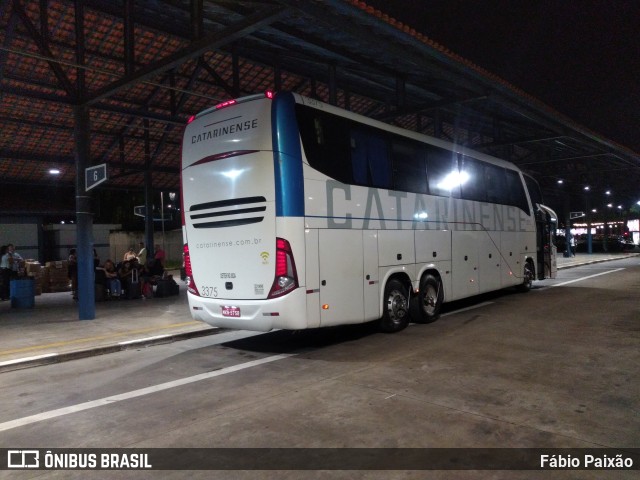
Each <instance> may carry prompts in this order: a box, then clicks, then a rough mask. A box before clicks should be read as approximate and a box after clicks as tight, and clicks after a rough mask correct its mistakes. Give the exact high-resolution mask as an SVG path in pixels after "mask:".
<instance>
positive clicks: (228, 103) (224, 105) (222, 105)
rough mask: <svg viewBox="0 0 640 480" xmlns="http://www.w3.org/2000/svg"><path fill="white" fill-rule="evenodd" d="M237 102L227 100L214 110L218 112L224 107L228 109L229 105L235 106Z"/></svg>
mask: <svg viewBox="0 0 640 480" xmlns="http://www.w3.org/2000/svg"><path fill="white" fill-rule="evenodd" d="M236 103H237V102H236V101H235V100H227V101H226V102H222V103H219V104H217V105H216V108H217V109H218V110H219V109H221V108H224V107H229V106H231V105H235V104H236Z"/></svg>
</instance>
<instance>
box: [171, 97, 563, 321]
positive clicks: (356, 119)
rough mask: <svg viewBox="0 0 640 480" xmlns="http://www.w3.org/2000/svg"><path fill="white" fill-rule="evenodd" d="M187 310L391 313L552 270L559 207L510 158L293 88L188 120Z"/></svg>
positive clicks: (413, 315)
mask: <svg viewBox="0 0 640 480" xmlns="http://www.w3.org/2000/svg"><path fill="white" fill-rule="evenodd" d="M182 157H183V158H182V181H181V183H182V201H183V208H182V212H183V234H184V241H185V262H186V269H187V276H188V298H189V308H190V310H191V313H192V315H193V317H194V318H196V319H200V320H202V321H205V322H207V323H209V324H211V325H216V326H221V327H228V328H240V329H249V330H261V331H268V330H271V329H274V328H283V329H304V328H314V327H323V326H329V325H339V324H348V323H359V322H366V321H371V320H376V319H380V327H381V329H382V330H384V331H389V332H391V331H398V330H400V329H402V328H404V327H405V326H406V325H407V324H408V322H409V321H410V319H412V320H413V321H416V322H429V321H432V320H434V319H436V318H437V316H438V314H439V311H440V308H441V305H442V303H443V302H447V301H452V300H456V299H460V298H464V297H469V296H472V295H476V294H479V293H482V292H487V291H491V290H497V289H501V288H506V287H512V286H518V287H519V288H521V289H522V290H528V289H529V288H530V287H531V282H532V281H533V280H534V278H536V277H537V278H539V279H541V278H544V277H545V275H547V276H548V275H554V268H555V251H554V247H553V242H552V241H551V235H552V233H553V232H554V231H555V228H554V227H553V226H552V223H553V222H554V221H555V214H554V213H553V212H552V211H551V210H550V209H548V208H546V207H544V206H542V205H541V202H542V199H541V196H540V192H539V189H538V188H537V184H536V183H535V181H534V180H533V179H531V178H527V177H524V176H523V175H522V173H521V172H520V171H519V170H518V169H517V168H516V167H515V166H514V165H513V164H511V163H508V162H505V161H502V160H499V159H496V158H493V157H490V156H487V155H484V154H481V153H478V152H473V151H471V150H467V149H464V148H462V147H459V146H456V145H452V144H450V143H447V142H445V141H442V140H439V139H435V138H431V137H428V136H425V135H421V134H418V133H415V132H411V131H407V130H402V129H399V128H395V127H393V126H390V125H387V124H384V123H381V122H377V121H374V120H371V119H369V118H366V117H363V116H360V115H356V114H353V113H351V112H347V111H345V110H342V109H339V108H336V107H333V106H330V105H327V104H324V103H322V102H319V101H317V100H313V99H309V98H306V97H302V96H299V95H296V94H292V93H287V92H284V93H279V94H277V95H273V94H271V93H267V94H265V95H253V96H250V97H244V98H240V99H236V100H230V101H228V102H224V103H223V104H220V105H217V106H216V107H214V108H211V109H209V110H206V111H204V112H202V113H200V114H198V115H197V116H195V117H194V118H192V119H191V120H190V122H189V124H188V125H187V128H186V130H185V134H184V140H183V145H182Z"/></svg>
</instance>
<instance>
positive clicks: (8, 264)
mask: <svg viewBox="0 0 640 480" xmlns="http://www.w3.org/2000/svg"><path fill="white" fill-rule="evenodd" d="M20 262H22V257H21V256H20V254H19V253H17V252H16V247H15V246H14V245H13V243H9V244H8V245H7V248H6V251H5V253H4V254H3V255H2V260H0V274H1V275H2V295H0V298H2V300H8V299H9V293H10V290H9V285H10V282H11V279H12V278H16V277H17V276H18V269H19V268H20Z"/></svg>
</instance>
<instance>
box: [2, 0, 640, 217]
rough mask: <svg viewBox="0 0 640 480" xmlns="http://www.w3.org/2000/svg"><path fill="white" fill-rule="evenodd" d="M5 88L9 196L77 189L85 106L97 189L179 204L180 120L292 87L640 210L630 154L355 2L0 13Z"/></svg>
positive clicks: (81, 6) (98, 2)
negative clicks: (105, 175)
mask: <svg viewBox="0 0 640 480" xmlns="http://www.w3.org/2000/svg"><path fill="white" fill-rule="evenodd" d="M0 88H1V93H0V95H1V97H0V118H1V120H0V122H1V123H2V128H1V129H0V182H1V183H2V184H4V185H11V184H13V185H19V186H44V185H49V184H53V183H55V184H62V185H69V186H73V185H74V183H75V177H76V174H77V172H76V163H75V140H74V128H75V127H76V125H75V118H76V117H75V116H74V111H75V110H74V109H76V107H78V106H86V107H89V115H90V132H91V135H90V139H91V141H90V157H91V163H92V164H102V163H106V164H107V166H108V170H109V181H108V182H106V183H104V184H102V185H101V186H100V188H110V189H127V190H132V189H142V188H143V187H144V185H145V175H144V172H145V171H150V172H152V173H151V183H152V185H151V187H152V188H154V189H157V190H165V191H166V190H174V191H175V190H177V189H178V188H179V178H180V176H179V163H180V143H181V136H182V132H183V129H184V125H185V124H186V121H187V119H188V118H189V116H191V115H193V114H195V113H197V112H198V111H201V110H204V109H205V108H208V107H210V106H211V105H213V104H216V103H218V102H220V101H224V100H226V99H229V98H232V97H238V96H243V95H248V94H252V93H256V92H261V91H265V90H276V91H277V90H290V91H294V92H298V93H300V94H303V95H307V96H311V97H315V98H318V99H320V100H322V101H325V102H329V103H332V104H336V105H338V106H340V107H343V108H346V109H349V110H352V111H355V112H358V113H361V114H364V115H366V116H369V117H372V118H376V119H379V120H382V121H385V122H388V123H391V124H393V125H397V126H401V127H404V128H407V129H411V130H416V131H420V132H423V133H426V134H429V135H433V136H436V137H440V138H443V139H446V140H449V141H452V142H455V143H458V144H461V145H465V146H467V147H470V148H473V149H475V150H478V151H481V152H484V153H488V154H491V155H494V156H497V157H500V158H504V159H507V160H510V161H512V162H514V163H515V164H517V165H518V166H519V167H520V168H522V169H523V170H524V171H526V172H528V173H530V174H532V175H533V176H534V177H535V178H536V179H537V180H538V181H539V183H540V184H541V186H542V187H543V192H544V193H545V194H546V196H547V203H550V204H551V205H552V206H554V207H555V208H556V209H563V208H564V209H566V203H564V200H565V199H567V198H568V199H569V200H570V203H571V205H570V208H571V209H572V210H578V209H580V210H581V209H583V208H584V205H585V190H584V187H585V186H589V187H590V188H591V191H592V192H594V191H604V190H610V191H611V192H613V198H614V200H613V201H614V202H615V203H616V204H620V205H623V206H624V208H625V209H628V208H629V207H630V206H631V205H635V203H636V202H637V201H638V200H640V190H639V189H640V187H639V185H640V155H639V154H637V153H635V152H633V151H631V150H629V149H627V148H625V147H624V146H621V145H618V144H616V143H614V142H612V141H609V140H608V139H606V138H603V137H602V136H600V135H599V134H598V133H597V132H593V131H590V130H588V129H586V128H584V127H582V126H581V125H578V124H576V123H575V122H573V121H572V120H571V119H570V118H567V117H565V116H563V115H561V114H559V113H558V112H556V111H554V110H553V109H552V108H551V107H549V106H547V105H544V104H542V103H541V102H539V101H538V100H536V99H535V98H533V97H531V96H529V95H527V94H526V93H525V92H523V91H521V90H520V89H518V88H517V86H513V85H510V84H508V83H506V82H505V81H503V80H501V79H500V78H498V77H497V76H496V75H493V74H492V73H491V72H488V71H486V70H484V69H482V68H481V67H479V66H477V65H474V64H472V63H471V62H469V61H466V60H465V59H463V58H461V57H459V56H457V55H456V54H455V53H453V52H451V51H449V50H448V49H447V48H446V47H445V46H443V45H438V44H436V43H435V42H433V41H431V40H430V39H429V38H428V37H426V36H425V35H423V34H422V33H420V32H418V31H416V30H414V29H413V28H411V27H410V26H408V25H405V24H402V23H400V22H398V21H396V20H395V19H393V18H390V17H389V16H387V15H385V14H384V13H382V12H380V11H377V10H375V9H373V8H372V7H370V6H368V5H367V4H366V3H364V2H361V1H356V0H264V1H241V0H240V1H229V0H75V1H72V0H40V1H29V0H12V1H5V2H2V4H1V6H0ZM53 168H56V169H59V170H60V174H59V175H57V176H55V177H54V176H52V175H51V174H50V173H49V171H50V170H51V169H53ZM559 179H562V180H564V184H563V186H562V187H559V186H558V183H557V181H558V180H559ZM593 206H594V207H595V206H596V204H595V203H593ZM7 208H8V207H7V205H5V204H2V205H0V210H2V213H8V210H7Z"/></svg>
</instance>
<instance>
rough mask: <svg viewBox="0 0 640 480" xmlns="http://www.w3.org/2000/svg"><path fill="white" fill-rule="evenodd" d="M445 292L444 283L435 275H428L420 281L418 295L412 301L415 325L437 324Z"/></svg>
mask: <svg viewBox="0 0 640 480" xmlns="http://www.w3.org/2000/svg"><path fill="white" fill-rule="evenodd" d="M443 300H444V291H443V290H442V281H441V280H440V278H439V277H436V276H435V275H431V274H427V275H424V276H423V277H422V280H420V289H419V291H418V295H416V296H415V297H414V298H412V301H411V318H412V319H413V321H414V322H415V323H431V322H435V321H436V320H437V319H438V317H439V316H440V309H441V308H442V301H443Z"/></svg>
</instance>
